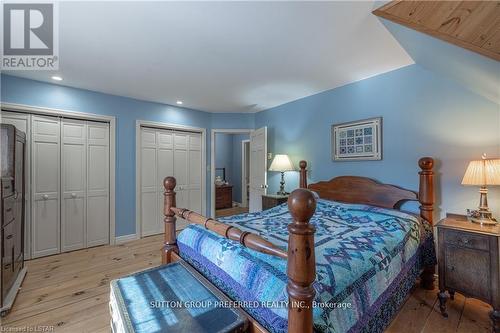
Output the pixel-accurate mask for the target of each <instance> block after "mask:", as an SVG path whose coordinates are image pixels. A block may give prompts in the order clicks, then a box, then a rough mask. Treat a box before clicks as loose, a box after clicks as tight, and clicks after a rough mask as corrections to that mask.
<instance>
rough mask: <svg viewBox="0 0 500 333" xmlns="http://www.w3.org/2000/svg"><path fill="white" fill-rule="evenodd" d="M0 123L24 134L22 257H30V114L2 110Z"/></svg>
mask: <svg viewBox="0 0 500 333" xmlns="http://www.w3.org/2000/svg"><path fill="white" fill-rule="evenodd" d="M2 123H4V124H11V125H14V126H15V127H16V128H17V129H18V130H21V131H23V132H24V133H25V134H26V155H25V161H24V167H25V170H24V174H25V205H24V207H25V212H24V214H25V215H24V216H25V223H24V258H25V259H31V186H30V184H31V154H30V152H31V115H30V114H26V113H15V112H5V111H2Z"/></svg>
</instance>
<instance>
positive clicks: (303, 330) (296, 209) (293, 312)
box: [287, 189, 316, 333]
mask: <svg viewBox="0 0 500 333" xmlns="http://www.w3.org/2000/svg"><path fill="white" fill-rule="evenodd" d="M288 209H289V210H290V214H291V215H292V217H293V221H292V223H291V224H289V225H288V231H289V233H290V235H289V237H288V265H287V275H288V284H287V292H288V301H289V304H288V333H312V331H313V308H312V301H313V299H314V295H315V291H314V288H313V282H314V280H315V279H316V260H315V255H314V232H315V231H316V230H315V228H314V226H313V225H311V224H310V223H309V220H310V219H311V217H312V216H313V215H314V211H315V210H316V199H315V198H314V195H313V194H312V192H311V191H309V190H306V189H297V190H295V191H293V192H292V194H290V197H289V198H288Z"/></svg>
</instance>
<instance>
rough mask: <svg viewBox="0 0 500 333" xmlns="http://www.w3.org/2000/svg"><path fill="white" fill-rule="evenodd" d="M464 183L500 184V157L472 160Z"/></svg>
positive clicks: (479, 184)
mask: <svg viewBox="0 0 500 333" xmlns="http://www.w3.org/2000/svg"><path fill="white" fill-rule="evenodd" d="M462 185H476V186H486V185H500V159H492V160H479V161H471V162H470V163H469V166H468V167H467V170H466V171H465V175H464V178H463V179H462Z"/></svg>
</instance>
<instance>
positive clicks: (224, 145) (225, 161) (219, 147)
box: [215, 133, 233, 184]
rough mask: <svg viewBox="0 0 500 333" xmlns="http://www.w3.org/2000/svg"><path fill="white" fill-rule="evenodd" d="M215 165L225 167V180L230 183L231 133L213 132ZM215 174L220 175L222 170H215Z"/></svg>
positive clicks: (231, 163)
mask: <svg viewBox="0 0 500 333" xmlns="http://www.w3.org/2000/svg"><path fill="white" fill-rule="evenodd" d="M215 167H216V168H225V169H226V179H224V180H225V181H227V182H229V183H230V184H232V183H233V182H232V171H233V135H232V134H228V133H215ZM216 176H221V177H222V171H220V170H216Z"/></svg>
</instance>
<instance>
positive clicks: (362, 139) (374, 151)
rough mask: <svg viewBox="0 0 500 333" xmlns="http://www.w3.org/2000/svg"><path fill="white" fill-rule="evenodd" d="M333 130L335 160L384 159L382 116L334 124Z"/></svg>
mask: <svg viewBox="0 0 500 333" xmlns="http://www.w3.org/2000/svg"><path fill="white" fill-rule="evenodd" d="M331 131H332V159H333V160H334V161H363V160H371V161H374V160H381V159H382V117H375V118H369V119H363V120H357V121H351V122H347V123H340V124H333V125H332V129H331Z"/></svg>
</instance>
